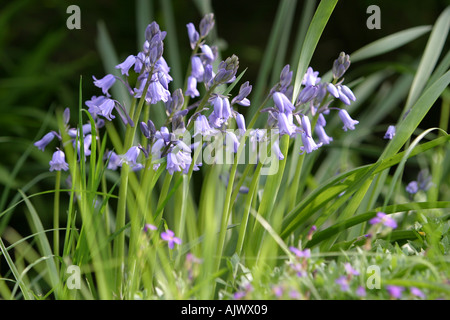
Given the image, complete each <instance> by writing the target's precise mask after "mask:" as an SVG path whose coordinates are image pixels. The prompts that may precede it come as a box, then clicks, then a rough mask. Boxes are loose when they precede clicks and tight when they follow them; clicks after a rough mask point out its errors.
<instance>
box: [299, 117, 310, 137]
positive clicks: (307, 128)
mask: <svg viewBox="0 0 450 320" xmlns="http://www.w3.org/2000/svg"><path fill="white" fill-rule="evenodd" d="M301 125H302V129H303V131H304V132H305V133H306V135H307V136H309V137H311V136H312V134H311V122H310V121H309V118H308V116H306V115H302V116H301Z"/></svg>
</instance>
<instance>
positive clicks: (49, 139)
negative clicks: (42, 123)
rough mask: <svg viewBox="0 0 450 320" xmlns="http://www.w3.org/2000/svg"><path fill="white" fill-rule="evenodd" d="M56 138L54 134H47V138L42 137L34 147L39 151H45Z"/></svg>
mask: <svg viewBox="0 0 450 320" xmlns="http://www.w3.org/2000/svg"><path fill="white" fill-rule="evenodd" d="M54 138H55V133H54V132H49V133H47V134H46V135H45V136H43V137H42V139H41V140H39V141H36V142H35V143H34V145H35V146H36V147H37V148H38V149H39V150H42V151H44V150H45V147H46V146H47V145H48V144H49V143H50V142H52V141H53V139H54Z"/></svg>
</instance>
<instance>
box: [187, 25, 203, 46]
mask: <svg viewBox="0 0 450 320" xmlns="http://www.w3.org/2000/svg"><path fill="white" fill-rule="evenodd" d="M186 28H187V32H188V37H189V43H190V45H191V49H192V50H194V49H195V46H196V45H197V42H198V39H199V38H200V35H199V33H198V32H197V30H196V29H195V26H194V24H193V23H191V22H190V23H188V24H187V25H186Z"/></svg>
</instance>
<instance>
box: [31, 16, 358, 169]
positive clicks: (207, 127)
mask: <svg viewBox="0 0 450 320" xmlns="http://www.w3.org/2000/svg"><path fill="white" fill-rule="evenodd" d="M214 24H215V21H214V15H213V14H207V15H205V16H204V17H203V19H202V20H201V21H200V24H199V26H198V27H196V26H195V25H194V24H193V23H188V24H187V25H186V29H187V36H188V39H189V44H190V47H191V49H192V54H191V58H190V60H189V67H188V74H187V77H186V83H185V84H184V88H177V89H174V90H171V89H172V88H169V86H170V85H171V82H172V80H173V79H172V77H171V75H170V67H169V65H168V64H167V62H166V60H165V59H164V57H163V53H164V40H165V38H166V35H167V34H166V32H165V31H162V30H160V27H159V25H158V24H157V23H156V22H152V23H151V24H149V25H148V26H147V28H146V30H145V41H144V43H143V45H142V50H141V51H140V52H138V53H137V54H136V55H129V56H127V57H126V58H125V60H124V61H123V62H121V63H119V64H118V65H116V66H115V68H116V69H117V70H118V71H120V74H121V76H116V75H113V74H107V75H105V76H103V77H102V78H97V77H95V76H93V84H94V85H95V86H96V87H98V88H99V89H100V90H101V93H102V94H101V95H98V96H92V97H91V98H90V99H89V100H87V101H86V102H85V105H86V106H87V107H88V112H89V113H90V114H91V115H92V117H93V118H94V120H95V122H96V128H101V127H102V126H103V125H104V123H105V121H113V120H114V119H115V118H116V116H117V115H119V117H120V119H121V120H122V122H123V123H124V124H125V125H126V126H130V127H135V126H138V127H139V129H140V133H141V134H142V137H143V139H140V140H138V139H135V140H136V141H139V142H138V144H137V145H133V146H131V147H129V146H127V148H129V149H128V150H124V153H123V154H117V153H116V152H115V151H114V150H108V151H107V152H106V154H105V161H106V162H107V168H108V169H110V170H118V169H119V168H121V167H122V166H123V165H127V166H128V167H129V168H131V169H132V170H134V171H137V170H141V169H143V168H145V167H146V165H145V164H144V163H150V166H151V167H152V168H153V169H154V170H157V169H158V168H159V167H160V166H161V165H165V168H166V170H167V172H168V173H169V174H173V173H175V172H182V173H185V174H186V173H188V172H189V171H190V170H194V171H195V170H198V169H199V167H200V166H201V165H202V160H201V159H194V154H195V152H194V151H196V150H197V148H205V149H206V148H207V147H208V146H213V145H214V147H215V148H224V150H225V151H226V152H228V153H231V154H236V153H237V152H238V149H239V147H240V145H241V143H242V142H243V141H244V140H243V137H244V136H248V137H249V142H250V148H251V150H252V151H251V152H254V153H255V154H256V150H257V145H258V144H261V143H267V142H268V141H269V142H270V145H271V148H272V154H274V155H275V156H276V157H277V159H279V160H282V159H284V158H285V155H283V154H282V152H281V150H280V146H279V141H278V138H279V136H282V135H289V136H290V137H293V138H296V137H297V136H299V139H301V141H302V146H301V148H300V150H299V152H301V153H311V152H313V151H314V150H317V149H318V148H320V147H321V146H323V145H327V144H330V143H331V142H332V141H333V138H332V137H330V136H328V135H327V133H326V131H325V127H326V123H327V122H326V119H325V117H326V116H328V115H329V114H330V113H331V112H333V111H334V110H338V115H339V118H340V119H341V120H342V123H343V130H344V131H347V130H354V129H355V125H357V124H358V121H357V120H354V119H352V118H351V117H350V115H349V113H348V111H347V110H346V109H345V108H337V107H330V106H331V105H332V103H333V100H339V101H340V102H342V103H343V104H344V105H345V106H346V105H350V104H351V103H352V102H353V101H355V100H356V97H355V95H354V94H353V92H352V91H351V89H350V88H349V87H347V86H346V85H344V84H343V76H344V74H345V72H346V71H347V69H348V68H349V65H350V57H349V56H348V55H347V54H345V53H341V54H340V55H339V57H338V58H337V59H336V60H335V61H334V64H333V69H332V73H333V81H332V82H326V81H322V79H321V78H320V77H319V73H318V72H317V71H314V70H313V69H312V68H311V67H309V68H308V69H307V71H306V73H305V75H304V77H303V81H302V88H301V90H300V92H299V94H298V96H297V97H293V85H292V78H293V72H292V71H291V70H290V66H289V65H286V66H285V67H284V68H283V70H282V71H281V74H280V81H279V82H278V83H277V84H276V85H275V86H274V87H273V88H272V89H271V90H270V92H269V97H268V98H269V99H270V100H271V101H273V103H274V106H273V107H269V108H266V109H263V110H261V112H268V114H269V119H268V122H267V124H266V127H265V128H261V129H257V128H255V129H254V128H251V130H250V131H249V132H247V121H246V119H245V117H244V115H243V114H242V113H240V112H239V111H238V109H239V107H244V108H245V107H249V106H250V104H251V101H250V99H249V98H248V97H249V95H250V94H251V92H252V85H251V84H250V83H249V82H248V81H246V82H244V83H242V84H241V85H240V88H239V92H238V93H237V94H235V95H234V96H231V95H230V94H228V93H226V94H225V93H224V92H225V89H222V86H223V87H225V86H227V85H229V84H232V83H233V82H235V81H236V79H237V77H236V75H237V71H238V68H239V59H238V57H237V56H236V55H232V56H230V57H228V58H226V59H224V60H223V61H220V62H219V61H217V59H218V48H217V47H216V46H214V45H209V44H208V43H207V36H208V34H209V33H210V31H211V30H212V28H213V27H214ZM132 72H134V75H133V77H130V75H132ZM135 75H137V76H135ZM130 79H136V81H135V83H130ZM116 83H117V84H119V85H123V86H125V88H126V89H127V91H128V92H129V94H130V96H131V97H132V98H133V99H134V102H135V103H136V105H137V104H141V102H142V101H144V102H145V103H146V104H148V105H156V104H158V105H156V107H160V105H161V104H162V105H163V106H164V108H165V112H166V115H167V121H166V123H165V124H164V125H162V126H161V127H160V128H156V126H155V124H154V123H153V122H152V120H147V121H141V120H140V119H141V117H140V114H138V113H139V112H140V111H139V112H137V114H129V113H128V112H129V111H128V110H132V111H130V112H136V111H135V110H134V109H133V108H127V107H125V106H124V105H122V103H121V102H119V101H118V100H115V99H114V98H113V97H112V96H111V94H110V89H111V88H112V87H113V86H114V85H116ZM233 85H234V83H233ZM221 89H222V90H221ZM190 99H193V101H194V102H193V103H191V104H189V101H190ZM195 100H196V101H195ZM136 121H138V123H135V122H136ZM67 123H68V120H67V122H66V124H67ZM90 130H91V127H90V124H88V125H86V126H84V127H83V135H81V136H80V134H79V132H78V130H77V129H69V128H67V132H68V134H69V136H70V137H71V138H72V139H73V140H74V148H75V149H76V150H78V153H79V154H80V150H79V149H80V146H79V144H80V143H79V142H76V141H80V139H82V141H83V145H84V150H83V151H84V152H83V154H84V156H85V157H86V156H89V155H90V150H89V146H90V145H91V143H93V141H92V136H91V135H90ZM269 130H274V131H275V132H277V134H276V135H275V136H273V135H270V136H269V134H268V131H269ZM55 137H58V138H60V135H58V134H57V133H56V132H54V131H52V132H49V133H48V134H46V135H45V136H44V137H43V138H42V139H41V140H40V141H38V142H36V143H35V145H36V146H37V147H38V148H39V149H41V150H44V149H45V146H46V145H47V144H49V143H50V142H51V141H52V140H53V139H54V138H55ZM186 137H188V138H186ZM77 138H78V140H77ZM191 138H194V141H191ZM256 157H257V158H258V157H259V155H256ZM146 160H150V162H146ZM50 166H51V170H67V166H66V165H65V158H64V153H63V151H61V150H59V149H58V150H57V152H55V155H54V159H52V161H51V163H50Z"/></svg>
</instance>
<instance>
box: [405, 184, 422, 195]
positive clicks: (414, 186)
mask: <svg viewBox="0 0 450 320" xmlns="http://www.w3.org/2000/svg"><path fill="white" fill-rule="evenodd" d="M418 191H419V184H418V183H417V181H411V182H410V183H408V185H407V186H406V192H408V193H410V194H416V193H417V192H418Z"/></svg>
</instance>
